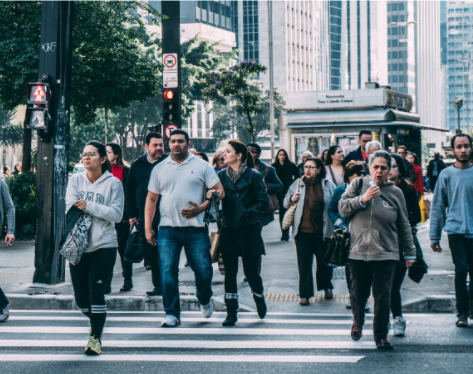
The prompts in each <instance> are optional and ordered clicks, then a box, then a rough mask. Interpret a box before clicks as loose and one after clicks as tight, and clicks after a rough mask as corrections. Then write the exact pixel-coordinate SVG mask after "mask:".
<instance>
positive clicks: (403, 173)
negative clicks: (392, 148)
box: [391, 153, 407, 179]
mask: <svg viewBox="0 0 473 374" xmlns="http://www.w3.org/2000/svg"><path fill="white" fill-rule="evenodd" d="M391 157H392V158H394V159H395V160H396V164H397V167H398V168H399V178H403V179H404V177H405V176H406V175H407V169H406V164H405V163H404V159H403V158H402V157H401V156H399V155H398V154H397V153H391Z"/></svg>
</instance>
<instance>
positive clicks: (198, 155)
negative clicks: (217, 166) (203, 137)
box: [196, 152, 209, 162]
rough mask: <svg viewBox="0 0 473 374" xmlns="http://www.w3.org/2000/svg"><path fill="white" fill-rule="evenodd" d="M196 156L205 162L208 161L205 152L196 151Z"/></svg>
mask: <svg viewBox="0 0 473 374" xmlns="http://www.w3.org/2000/svg"><path fill="white" fill-rule="evenodd" d="M196 156H197V157H199V158H201V159H202V160H204V161H205V162H209V156H207V154H205V153H204V152H198V153H197V154H196Z"/></svg>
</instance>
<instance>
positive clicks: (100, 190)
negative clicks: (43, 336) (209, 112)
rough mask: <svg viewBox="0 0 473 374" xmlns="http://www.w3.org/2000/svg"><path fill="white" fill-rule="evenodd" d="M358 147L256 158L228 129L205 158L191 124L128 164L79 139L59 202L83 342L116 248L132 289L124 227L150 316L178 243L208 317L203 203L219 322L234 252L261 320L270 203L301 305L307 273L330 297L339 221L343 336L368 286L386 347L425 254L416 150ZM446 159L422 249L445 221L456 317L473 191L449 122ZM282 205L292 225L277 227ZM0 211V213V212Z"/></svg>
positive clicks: (231, 293) (471, 262)
mask: <svg viewBox="0 0 473 374" xmlns="http://www.w3.org/2000/svg"><path fill="white" fill-rule="evenodd" d="M358 142H359V147H358V148H357V149H356V150H354V151H352V152H350V153H349V154H348V155H346V156H345V155H344V152H343V149H342V148H341V147H340V146H338V145H334V146H331V147H330V148H329V149H327V150H326V151H324V152H323V153H322V154H321V155H319V157H316V155H313V154H311V153H310V152H308V151H306V152H304V153H303V154H302V155H301V157H300V160H299V164H298V165H296V164H295V163H293V162H291V160H290V157H289V155H288V153H287V151H286V150H284V149H280V150H278V152H277V154H276V158H275V160H274V163H273V164H272V165H267V164H265V163H263V162H262V161H261V160H260V156H261V147H260V146H259V145H258V144H256V143H250V144H248V145H245V144H244V143H242V142H240V141H238V140H231V141H229V142H228V144H227V146H226V147H225V148H222V149H219V150H218V151H217V152H216V153H215V155H214V157H213V159H212V164H210V163H209V160H208V157H207V155H206V154H205V153H199V152H197V151H196V150H195V149H192V148H191V143H190V139H189V136H188V134H187V133H186V132H185V131H183V130H181V129H178V130H175V131H173V132H172V133H171V137H170V141H169V148H170V154H169V155H168V154H166V153H165V152H164V139H163V137H162V135H161V134H159V133H155V132H151V133H149V134H148V135H147V137H146V141H145V149H146V151H145V153H144V154H143V155H142V156H141V157H139V158H138V159H136V160H135V161H134V162H132V163H131V165H129V164H128V163H127V162H126V161H125V160H123V153H122V149H121V148H120V146H119V145H118V144H115V143H109V144H107V145H104V144H102V143H100V142H97V141H91V142H88V143H87V144H86V145H85V147H84V149H83V153H82V154H81V157H82V161H83V164H84V168H85V171H84V172H82V173H79V174H74V175H73V176H72V177H71V178H70V180H69V184H68V187H67V194H66V204H67V213H68V216H69V213H70V211H71V210H78V211H79V212H80V214H79V218H78V221H77V222H78V224H79V222H80V225H79V226H80V227H79V230H78V231H82V234H83V233H84V232H87V233H88V234H87V241H86V243H85V244H84V248H85V250H84V253H83V254H82V257H81V258H80V261H79V262H78V263H76V264H74V265H73V264H72V263H71V264H70V271H71V280H72V284H73V288H74V294H75V299H76V303H77V305H78V307H79V308H80V310H81V312H82V313H83V314H84V315H85V316H87V317H88V318H89V319H90V326H91V329H90V337H89V341H88V343H87V346H86V349H85V353H86V354H100V353H101V342H102V332H103V328H104V325H105V321H106V315H107V306H106V302H105V295H106V294H107V293H110V292H111V280H112V275H113V268H114V265H115V262H116V257H117V253H118V254H119V256H120V259H121V265H122V266H121V268H122V276H123V286H122V287H121V289H120V291H121V292H127V291H130V290H131V289H132V288H133V265H132V264H131V263H129V262H128V261H126V259H125V255H124V254H125V248H126V245H127V241H128V237H129V234H130V232H133V231H134V230H137V231H138V232H139V233H140V235H141V236H142V239H143V245H144V265H145V266H146V267H147V268H148V269H149V270H151V283H152V286H153V289H152V290H151V291H148V292H147V294H148V295H149V296H157V295H162V298H163V305H164V311H165V317H164V319H163V321H162V324H161V326H162V327H167V328H174V327H176V326H179V325H180V324H181V318H180V314H181V309H180V299H179V263H180V254H181V251H182V248H184V251H185V254H186V259H187V263H188V265H189V266H190V268H191V269H192V271H193V272H194V274H195V284H196V297H197V299H198V301H199V303H200V305H201V311H202V315H203V316H204V317H205V318H210V316H211V315H212V313H213V304H212V296H213V292H212V277H213V268H212V259H211V254H210V248H211V242H210V239H209V229H208V224H207V221H204V216H205V214H206V211H207V210H208V208H209V205H211V203H212V202H216V203H217V204H219V206H220V216H221V219H220V220H219V222H217V224H218V227H219V230H220V237H219V246H218V252H219V254H220V256H221V259H222V261H223V265H224V267H225V281H224V288H225V295H224V300H225V304H226V308H227V315H226V318H225V320H224V321H223V323H222V325H223V326H234V325H235V324H236V323H237V321H238V308H239V304H238V284H237V274H238V265H239V262H240V259H241V261H242V263H243V271H244V275H245V278H246V281H247V282H248V284H249V286H250V289H251V292H252V294H253V299H254V302H255V306H256V310H257V312H258V315H259V317H260V318H261V319H263V318H265V316H266V313H267V305H266V302H265V296H264V295H265V294H264V282H263V279H262V276H261V267H262V256H263V255H265V243H264V241H263V237H262V230H263V228H264V227H265V226H267V225H268V224H269V223H270V222H271V221H273V220H274V213H275V211H276V210H279V219H280V226H281V241H286V242H287V241H289V240H290V237H289V234H290V231H291V233H292V237H293V238H294V242H295V249H296V255H297V266H298V272H299V296H300V305H302V306H308V305H309V304H310V299H311V298H312V297H313V296H314V295H315V290H314V279H313V262H314V257H315V262H316V276H315V285H316V287H317V290H318V291H323V292H324V297H325V299H327V300H331V299H333V297H334V295H333V288H334V287H333V284H332V274H333V267H331V266H329V265H328V264H327V263H326V261H325V257H326V253H327V247H328V243H329V241H330V239H331V237H332V236H333V235H334V231H335V230H337V229H344V228H345V229H347V230H348V231H349V232H350V246H349V254H348V261H347V264H346V267H345V272H346V281H347V287H348V290H349V302H348V303H347V304H346V307H347V309H351V310H352V312H353V325H352V328H351V337H352V339H353V340H355V341H357V340H359V339H361V337H362V335H363V327H364V323H365V313H366V312H368V311H369V305H368V298H369V297H370V295H371V294H372V296H373V298H374V321H373V337H374V341H375V344H376V346H377V347H378V348H380V349H392V345H391V343H390V342H389V340H388V331H389V326H390V314H392V318H393V325H394V326H393V328H394V335H395V336H404V335H405V331H406V320H405V319H404V318H403V313H402V302H401V287H402V284H403V281H404V278H405V276H406V273H407V271H408V269H409V268H410V267H412V266H413V265H414V263H415V262H416V261H419V260H420V258H422V250H421V248H420V244H419V242H418V240H417V235H416V232H417V231H416V225H417V224H418V223H419V222H420V221H421V213H420V208H419V199H420V198H421V196H422V194H423V193H424V186H423V177H422V169H421V168H420V166H419V165H418V157H417V155H415V154H414V153H411V152H409V151H408V149H407V148H406V147H405V146H402V145H400V146H399V147H398V149H397V150H396V151H397V152H396V153H389V152H387V151H385V150H383V149H382V145H381V144H380V143H379V142H378V141H375V140H373V136H372V134H371V132H370V131H368V130H363V131H361V132H360V134H359V137H358ZM451 146H452V150H453V153H454V155H455V158H456V164H455V166H454V167H451V168H447V169H446V170H444V169H445V165H442V164H443V163H442V162H441V161H440V160H439V159H438V158H437V157H436V158H435V159H434V160H433V162H434V163H431V165H432V166H431V165H429V170H428V174H429V173H430V175H432V176H433V177H436V180H435V182H431V183H432V184H433V187H432V189H434V190H435V192H434V198H433V203H432V211H431V228H430V238H431V242H432V244H431V247H432V249H433V250H434V251H436V252H440V251H442V248H441V246H440V244H439V243H440V239H441V234H442V230H443V229H444V230H445V231H446V232H447V234H448V240H449V245H450V249H451V251H452V259H453V262H454V264H455V291H456V296H457V310H458V320H457V322H456V324H457V326H467V325H468V318H473V287H469V288H468V287H467V276H468V274H469V275H470V279H471V277H472V276H473V215H472V213H471V210H469V209H468V206H467V204H465V201H469V200H470V199H471V196H473V167H472V162H471V156H472V149H471V146H472V139H471V138H470V137H469V136H468V135H466V134H457V135H455V136H454V137H453V138H452V140H451ZM0 192H1V194H0V198H1V204H0V213H1V215H0V217H3V216H4V213H6V216H7V220H8V233H7V236H6V238H5V242H6V243H7V244H8V245H10V244H12V243H13V241H14V239H15V238H14V209H13V204H12V203H11V199H9V194H8V189H7V187H6V184H5V183H4V182H3V181H0ZM289 213H291V214H292V215H293V216H292V217H291V219H292V221H291V223H292V225H291V226H292V230H290V229H288V228H287V227H285V226H284V221H285V215H286V214H289ZM0 219H1V218H0ZM0 311H1V312H0V321H2V320H6V319H7V318H8V313H9V312H8V299H7V298H6V296H5V295H4V294H3V292H2V291H1V289H0Z"/></svg>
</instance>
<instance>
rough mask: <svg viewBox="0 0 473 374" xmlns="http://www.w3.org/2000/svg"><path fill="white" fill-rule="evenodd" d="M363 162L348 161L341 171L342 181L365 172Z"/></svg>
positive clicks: (347, 180) (346, 181)
mask: <svg viewBox="0 0 473 374" xmlns="http://www.w3.org/2000/svg"><path fill="white" fill-rule="evenodd" d="M365 170H366V169H365V163H364V162H362V161H350V162H349V163H348V164H346V166H345V170H344V171H343V181H344V182H345V183H348V182H349V181H350V177H351V176H353V175H355V174H356V175H359V176H362V175H363V174H364V173H365Z"/></svg>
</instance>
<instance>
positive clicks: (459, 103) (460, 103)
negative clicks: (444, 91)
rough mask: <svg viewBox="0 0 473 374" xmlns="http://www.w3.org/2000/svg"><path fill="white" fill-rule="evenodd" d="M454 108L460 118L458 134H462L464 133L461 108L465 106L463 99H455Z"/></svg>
mask: <svg viewBox="0 0 473 374" xmlns="http://www.w3.org/2000/svg"><path fill="white" fill-rule="evenodd" d="M453 106H454V107H455V109H456V110H457V118H458V127H457V134H460V133H461V132H462V131H461V130H460V108H461V107H462V106H463V99H458V98H457V99H455V100H453Z"/></svg>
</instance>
